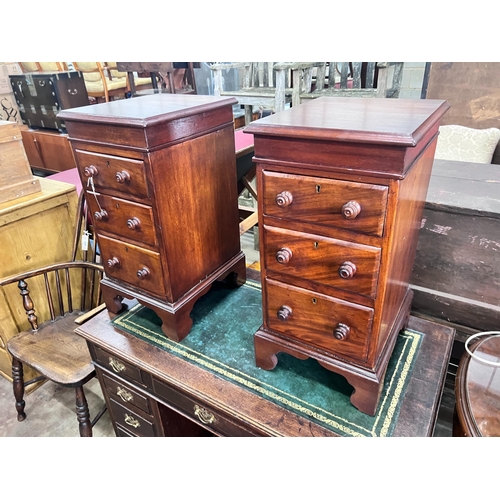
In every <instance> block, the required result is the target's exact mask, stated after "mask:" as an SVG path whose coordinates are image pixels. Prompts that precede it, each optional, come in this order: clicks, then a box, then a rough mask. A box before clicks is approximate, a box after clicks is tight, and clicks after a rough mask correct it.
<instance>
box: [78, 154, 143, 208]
mask: <svg viewBox="0 0 500 500" xmlns="http://www.w3.org/2000/svg"><path fill="white" fill-rule="evenodd" d="M75 157H76V161H77V164H78V168H79V170H80V172H81V173H82V176H83V178H84V179H89V178H92V181H93V183H94V188H95V190H96V191H97V192H100V193H106V194H111V195H117V196H120V197H122V198H123V197H124V194H129V195H131V196H133V197H135V198H136V199H149V198H150V196H151V195H150V193H149V189H148V182H147V176H146V170H145V167H144V162H143V161H141V160H134V159H131V158H121V157H119V156H111V155H105V154H99V153H92V152H89V151H81V150H78V149H77V150H76V151H75Z"/></svg>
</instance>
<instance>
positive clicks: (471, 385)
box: [453, 336, 500, 437]
mask: <svg viewBox="0 0 500 500" xmlns="http://www.w3.org/2000/svg"><path fill="white" fill-rule="evenodd" d="M470 350H471V352H472V353H473V354H475V355H477V356H478V357H479V358H481V359H484V360H486V362H487V363H494V364H496V365H497V366H493V365H491V364H485V363H483V362H481V361H479V360H477V359H474V358H472V357H471V356H470V354H468V353H466V354H464V356H463V357H462V359H461V361H460V364H459V366H458V371H457V378H456V383H455V399H456V406H455V415H454V417H455V418H454V425H453V435H454V436H459V437H479V436H485V437H493V436H495V437H498V436H500V337H499V336H485V337H483V338H479V339H478V340H477V341H476V343H474V344H473V346H472V347H471V349H470Z"/></svg>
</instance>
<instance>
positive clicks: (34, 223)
mask: <svg viewBox="0 0 500 500" xmlns="http://www.w3.org/2000/svg"><path fill="white" fill-rule="evenodd" d="M39 181H40V185H41V187H42V190H41V191H40V192H38V193H36V194H32V195H29V196H25V197H23V198H21V199H19V200H13V201H10V202H7V203H2V204H0V241H1V242H2V248H6V249H8V251H4V252H3V253H2V260H1V264H0V278H5V277H7V276H12V275H14V274H18V273H22V272H23V271H26V270H28V269H32V268H35V267H42V266H45V265H49V264H52V263H53V262H56V261H57V262H64V261H66V260H68V259H70V258H71V251H72V244H73V241H72V235H73V234H74V224H75V217H76V213H77V201H78V197H77V194H76V190H75V186H73V185H71V184H66V183H62V182H58V181H53V180H48V179H43V178H40V179H39ZM42 229H43V230H42ZM43 288H44V285H43V280H42V279H39V280H37V284H36V285H33V284H32V285H31V290H32V292H34V293H38V292H39V291H40V290H43ZM37 313H38V318H39V320H40V321H45V320H46V319H47V318H48V317H49V316H48V311H47V310H45V311H42V310H38V311H37ZM25 322H26V313H25V311H24V310H23V309H22V307H21V304H20V303H19V290H18V289H17V288H16V287H12V288H11V289H10V290H9V291H7V290H2V291H1V292H0V375H2V376H4V377H5V378H7V379H8V380H12V378H11V365H12V360H11V356H10V355H9V353H8V352H7V342H8V341H9V339H10V338H11V337H12V336H13V335H15V334H17V333H18V332H19V331H20V330H22V329H23V325H24V324H25ZM25 376H26V377H27V378H31V377H33V376H34V372H33V371H32V370H26V372H25ZM34 387H36V386H32V387H30V389H33V388H34Z"/></svg>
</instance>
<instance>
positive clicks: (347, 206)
mask: <svg viewBox="0 0 500 500" xmlns="http://www.w3.org/2000/svg"><path fill="white" fill-rule="evenodd" d="M360 212H361V205H360V204H359V203H358V202H357V201H354V200H351V201H348V202H347V203H344V205H342V216H343V217H344V218H345V219H355V218H356V217H357V216H358V215H359V213H360Z"/></svg>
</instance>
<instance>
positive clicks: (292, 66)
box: [273, 62, 325, 71]
mask: <svg viewBox="0 0 500 500" xmlns="http://www.w3.org/2000/svg"><path fill="white" fill-rule="evenodd" d="M323 64H325V63H324V62H280V63H276V64H275V65H274V66H273V68H274V69H275V70H276V71H280V70H291V71H295V70H303V69H310V68H316V67H320V66H322V65H323Z"/></svg>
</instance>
